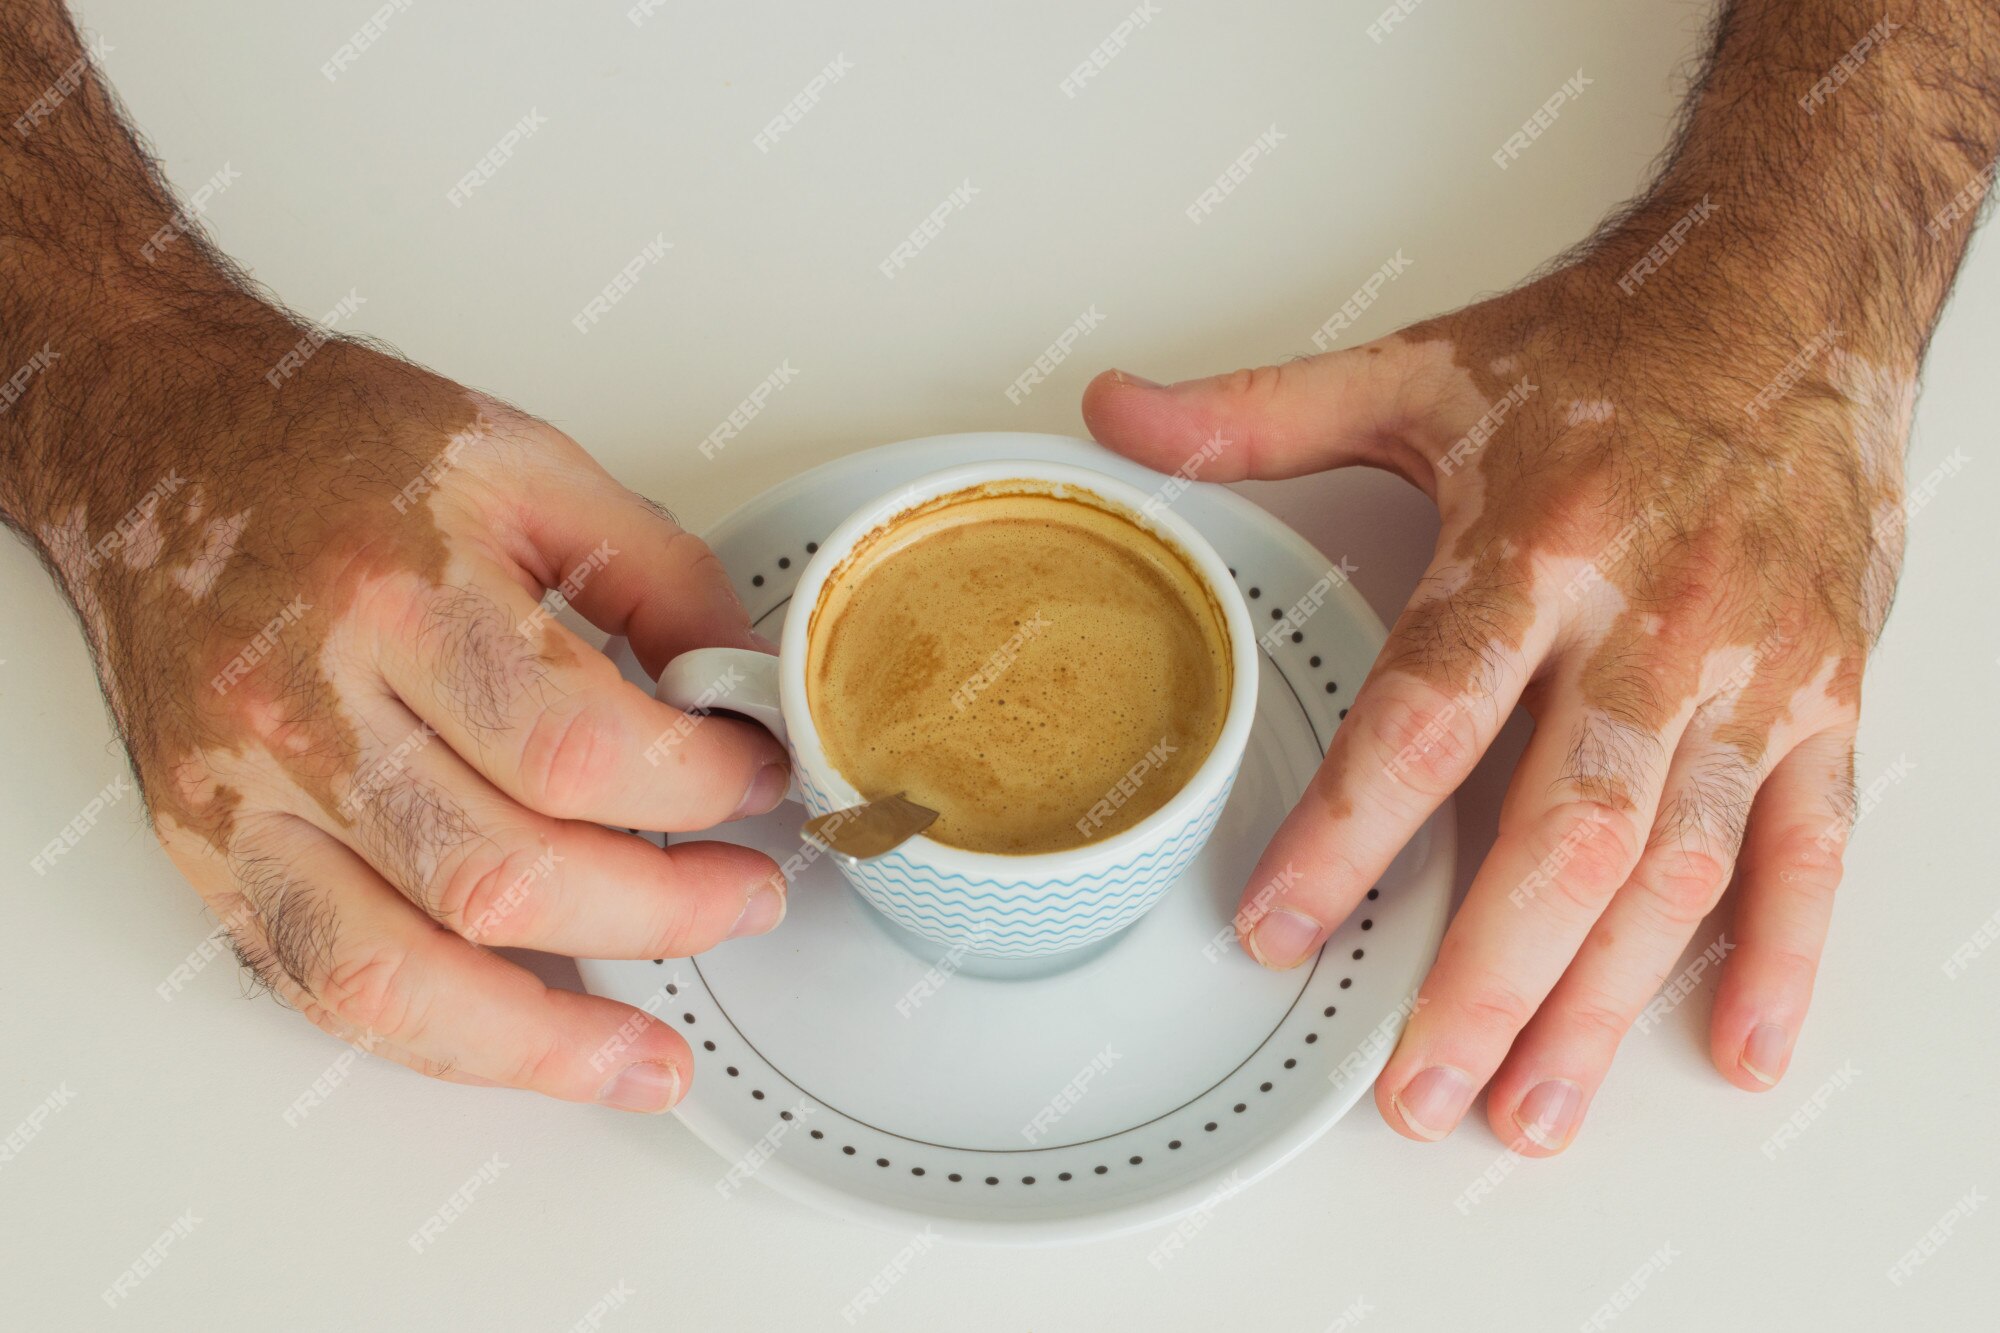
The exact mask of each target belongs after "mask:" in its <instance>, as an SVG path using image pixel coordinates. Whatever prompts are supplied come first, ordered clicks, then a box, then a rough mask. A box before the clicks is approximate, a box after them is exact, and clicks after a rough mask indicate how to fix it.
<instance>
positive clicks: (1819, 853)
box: [1771, 827, 1842, 898]
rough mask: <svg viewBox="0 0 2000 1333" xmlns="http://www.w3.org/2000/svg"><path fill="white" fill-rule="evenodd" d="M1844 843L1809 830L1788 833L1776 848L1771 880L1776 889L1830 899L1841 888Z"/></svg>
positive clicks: (1772, 862) (1788, 831)
mask: <svg viewBox="0 0 2000 1333" xmlns="http://www.w3.org/2000/svg"><path fill="white" fill-rule="evenodd" d="M1841 850H1842V845H1841V842H1840V841H1839V840H1838V839H1837V838H1836V837H1834V836H1833V835H1831V834H1829V833H1827V832H1823V831H1815V830H1814V829H1812V828H1810V827H1800V828H1794V829H1789V830H1787V831H1786V832H1785V833H1784V834H1783V835H1781V836H1780V837H1779V839H1778V842H1777V845H1776V847H1775V848H1773V851H1772V858H1771V866H1772V878H1773V879H1775V880H1776V881H1777V887H1779V888H1781V889H1784V890H1786V891H1789V892H1792V893H1798V894H1803V895H1806V896H1809V897H1814V898H1822V897H1831V896H1832V895H1833V893H1834V891H1835V890H1836V889H1838V888H1839V887H1840V876H1841V871H1842V860H1841Z"/></svg>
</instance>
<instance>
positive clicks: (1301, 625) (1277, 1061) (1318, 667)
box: [649, 541, 1381, 1189]
mask: <svg viewBox="0 0 2000 1333" xmlns="http://www.w3.org/2000/svg"><path fill="white" fill-rule="evenodd" d="M799 549H802V550H803V552H804V555H805V556H811V555H814V554H816V553H817V552H818V550H819V543H818V542H816V541H808V542H804V543H803V544H802V547H801V548H794V551H797V550H799ZM794 564H795V556H794V554H791V553H787V554H781V555H775V556H773V557H771V559H770V563H769V564H767V565H766V566H765V568H764V569H763V570H761V571H758V572H756V573H753V574H752V575H751V577H750V580H749V582H750V586H751V587H753V588H758V589H764V588H767V587H768V588H769V590H770V591H769V594H767V600H766V602H765V603H764V604H763V605H760V606H756V607H753V608H752V614H753V616H757V617H761V616H764V615H768V614H770V613H771V611H772V610H774V609H775V608H776V607H777V606H781V605H782V604H783V601H782V599H783V598H785V597H789V596H790V593H791V587H792V583H793V581H794V580H795V579H796V577H797V576H796V574H795V573H792V572H791V571H792V570H793V567H794ZM773 569H775V570H776V571H780V572H783V573H784V574H785V576H784V577H779V576H778V574H777V573H773V572H771V571H772V570H773ZM1229 573H1230V577H1232V578H1236V579H1239V580H1240V579H1241V578H1242V576H1241V575H1240V574H1239V572H1238V571H1237V570H1236V569H1231V570H1230V571H1229ZM1274 587H1275V588H1276V591H1274V599H1275V600H1278V601H1280V603H1281V604H1282V601H1283V598H1284V595H1285V594H1284V588H1283V586H1282V585H1274ZM1244 591H1245V594H1246V596H1247V597H1248V598H1249V599H1250V600H1252V601H1259V600H1261V599H1262V598H1263V596H1264V588H1263V586H1262V584H1251V585H1248V586H1247V587H1245V590H1244ZM772 594H775V595H777V596H778V597H779V599H780V600H778V601H777V602H775V603H774V602H771V601H769V600H768V598H769V596H770V595H772ZM1270 618H1271V619H1272V620H1273V621H1283V620H1284V619H1285V618H1286V612H1285V611H1284V610H1282V609H1279V608H1278V607H1272V608H1270ZM1311 629H1312V626H1311V625H1310V624H1308V623H1306V622H1305V621H1303V620H1300V619H1297V618H1294V621H1293V624H1292V626H1291V628H1290V630H1289V631H1288V632H1287V631H1285V630H1282V629H1281V630H1275V631H1273V632H1272V633H1271V634H1270V635H1269V636H1268V637H1266V638H1265V639H1264V640H1263V647H1264V649H1265V651H1266V653H1268V654H1271V655H1272V656H1273V659H1274V661H1275V660H1276V658H1277V655H1278V654H1279V653H1282V654H1283V656H1284V659H1285V662H1284V664H1283V665H1281V667H1280V671H1281V674H1284V675H1286V678H1287V680H1288V682H1289V683H1291V684H1292V685H1293V688H1294V691H1295V693H1297V694H1298V696H1299V699H1300V702H1301V704H1304V701H1305V699H1306V698H1307V697H1308V696H1307V695H1306V693H1305V691H1306V690H1307V689H1308V688H1309V687H1310V686H1309V683H1308V680H1301V679H1300V678H1299V673H1300V672H1301V671H1302V670H1304V669H1309V670H1310V671H1311V672H1312V673H1313V676H1312V677H1311V678H1309V679H1316V680H1317V683H1318V684H1319V687H1320V689H1319V691H1318V692H1316V694H1323V695H1327V696H1338V695H1339V694H1340V683H1339V681H1337V680H1334V679H1331V678H1329V677H1328V676H1327V675H1326V674H1325V672H1326V670H1327V664H1326V659H1325V657H1324V656H1323V655H1322V654H1320V653H1312V652H1305V653H1301V654H1299V655H1296V656H1295V655H1294V653H1293V651H1292V650H1293V648H1296V647H1300V646H1308V647H1309V645H1307V642H1306V641H1307V639H1308V638H1309V637H1310V631H1311ZM1285 639H1289V645H1288V644H1287V643H1285V642H1284V640H1285ZM1301 658H1303V660H1304V662H1305V663H1306V668H1301V667H1300V665H1299V663H1300V660H1301ZM1286 666H1288V667H1289V668H1290V670H1289V672H1287V671H1286V670H1285V667H1286ZM1308 710H1309V711H1310V712H1313V715H1314V716H1315V717H1319V718H1323V716H1324V715H1323V714H1319V713H1317V711H1316V706H1311V705H1309V706H1308ZM1338 711H1339V717H1340V718H1341V719H1342V720H1344V719H1345V718H1346V717H1347V711H1348V710H1347V709H1346V708H1344V707H1343V708H1340V709H1339V710H1338ZM1367 896H1368V900H1369V901H1370V902H1374V901H1377V900H1379V898H1380V897H1381V892H1380V890H1378V889H1372V888H1371V889H1369V890H1368V895H1367ZM1374 928H1375V921H1374V918H1372V917H1368V918H1364V919H1362V921H1361V922H1360V929H1361V930H1363V931H1371V930H1373V929H1374ZM1351 957H1352V961H1353V962H1355V963H1359V962H1360V961H1361V960H1362V958H1363V950H1361V949H1359V948H1355V949H1353V951H1352V956H1351ZM652 961H653V963H654V964H655V965H656V966H664V965H665V962H666V960H665V959H660V958H656V959H653V960H652ZM1353 985H1354V978H1353V976H1351V975H1349V976H1342V977H1341V978H1340V979H1339V987H1340V989H1342V990H1347V989H1350V988H1351V987H1352V986H1353ZM663 989H664V991H665V993H666V994H667V995H669V996H674V995H678V994H679V993H680V987H679V986H677V985H675V984H673V983H668V984H667V985H666V986H665V987H664V988H663ZM696 990H697V992H699V990H700V988H699V987H697V988H696ZM691 998H692V997H691ZM651 1008H652V1006H649V1011H650V1010H651ZM699 1009H700V1006H699V1005H698V1004H696V1005H694V1006H693V1007H691V1008H689V1009H686V1010H684V1011H682V1012H681V1013H680V1014H679V1016H678V1017H679V1019H680V1022H681V1023H682V1024H683V1025H685V1026H686V1027H688V1028H694V1027H697V1026H699V1025H700V1015H699V1013H698V1012H697V1010H699ZM1337 1013H1338V1009H1337V1007H1336V1006H1334V1005H1331V1004H1328V1005H1324V1006H1323V1007H1322V1008H1321V1017H1322V1018H1324V1019H1332V1018H1334V1017H1335V1016H1336V1014H1337ZM666 1017H668V1018H669V1019H670V1020H671V1018H672V1017H673V1015H671V1014H668V1015H666ZM720 1027H721V1028H722V1029H727V1028H729V1020H728V1015H727V1014H724V1015H722V1018H721V1020H720ZM711 1030H712V1031H714V1030H717V1029H716V1028H715V1027H714V1026H711ZM1319 1038H1320V1034H1319V1033H1318V1032H1317V1031H1312V1030H1307V1031H1304V1032H1297V1031H1296V1030H1293V1031H1292V1032H1291V1035H1289V1036H1287V1035H1285V1030H1284V1029H1281V1030H1280V1031H1279V1032H1276V1033H1273V1034H1272V1036H1271V1038H1270V1039H1269V1040H1268V1042H1267V1044H1266V1046H1265V1048H1264V1052H1265V1054H1266V1055H1267V1056H1268V1058H1267V1059H1266V1060H1264V1061H1262V1062H1261V1063H1262V1065H1263V1069H1262V1074H1263V1076H1262V1077H1259V1075H1258V1074H1257V1073H1250V1072H1249V1071H1248V1068H1247V1067H1246V1070H1245V1071H1244V1072H1245V1074H1246V1075H1247V1077H1249V1078H1255V1079H1257V1082H1255V1083H1254V1084H1251V1083H1248V1082H1244V1083H1241V1084H1240V1085H1239V1086H1238V1087H1237V1088H1236V1089H1235V1090H1236V1091H1237V1095H1238V1096H1239V1097H1241V1098H1242V1099H1241V1100H1237V1101H1233V1102H1230V1103H1228V1105H1229V1110H1230V1114H1231V1115H1232V1116H1242V1117H1245V1124H1246V1126H1249V1125H1254V1123H1255V1106H1256V1105H1261V1104H1262V1103H1261V1101H1260V1099H1261V1098H1263V1097H1266V1096H1272V1095H1274V1094H1281V1093H1282V1092H1283V1091H1284V1089H1285V1088H1286V1087H1287V1086H1288V1084H1289V1085H1292V1086H1296V1084H1297V1083H1298V1078H1299V1076H1295V1077H1294V1078H1293V1079H1291V1080H1287V1079H1285V1078H1283V1077H1280V1076H1281V1075H1283V1074H1288V1073H1292V1072H1293V1071H1296V1070H1298V1069H1299V1068H1300V1055H1301V1054H1302V1053H1303V1048H1304V1047H1308V1046H1313V1045H1315V1044H1317V1043H1318V1041H1319ZM701 1047H702V1050H704V1051H706V1052H709V1053H714V1052H715V1051H716V1049H717V1046H716V1042H715V1040H714V1039H712V1038H707V1037H705V1038H704V1039H703V1040H702V1043H701ZM747 1053H748V1054H751V1055H756V1054H757V1052H755V1050H754V1049H752V1050H750V1051H748V1052H747ZM739 1058H740V1057H739ZM745 1063H754V1062H745ZM760 1068H762V1066H760ZM1306 1070H1307V1072H1308V1074H1310V1075H1311V1076H1312V1077H1314V1078H1317V1077H1318V1071H1317V1070H1316V1068H1315V1067H1314V1066H1313V1065H1312V1064H1311V1063H1308V1064H1307V1065H1306ZM724 1072H725V1073H726V1074H727V1075H728V1076H729V1078H731V1079H734V1080H741V1083H742V1086H743V1087H744V1090H745V1091H747V1092H748V1093H749V1095H750V1098H751V1099H752V1101H754V1102H764V1103H768V1102H769V1101H770V1100H771V1096H770V1094H769V1092H768V1091H767V1090H768V1088H769V1086H770V1085H769V1084H768V1083H767V1084H766V1085H765V1086H763V1087H757V1086H751V1085H750V1081H749V1080H748V1079H744V1078H743V1074H744V1070H743V1068H742V1067H739V1065H736V1064H731V1065H727V1066H725V1067H724ZM765 1072H766V1073H768V1074H769V1075H770V1076H771V1078H773V1079H776V1080H777V1081H778V1082H779V1083H780V1084H783V1083H784V1082H785V1080H784V1076H783V1075H782V1074H781V1073H779V1072H778V1071H776V1070H769V1069H766V1070H765ZM757 1073H758V1070H757V1069H752V1070H751V1074H752V1075H753V1076H756V1075H757ZM1230 1082H1232V1083H1233V1082H1235V1079H1234V1077H1232V1079H1231V1080H1230ZM1221 1086H1223V1085H1219V1086H1218V1087H1217V1088H1216V1089H1211V1090H1210V1093H1211V1095H1212V1096H1213V1097H1215V1098H1219V1097H1220V1095H1221V1091H1220V1088H1221ZM1252 1087H1254V1089H1255V1092H1254V1093H1252V1094H1251V1095H1249V1096H1244V1095H1243V1094H1244V1093H1245V1092H1246V1091H1248V1090H1249V1089H1250V1088H1252ZM778 1095H779V1096H780V1097H782V1098H784V1099H787V1100H790V1099H793V1098H797V1099H798V1105H799V1106H800V1108H801V1111H802V1112H803V1111H804V1110H806V1109H808V1108H810V1109H815V1110H824V1109H826V1108H824V1107H814V1106H813V1105H812V1103H811V1099H810V1097H805V1096H801V1095H800V1090H799V1089H796V1088H791V1089H790V1090H789V1091H786V1090H783V1089H781V1090H780V1091H779V1093H778ZM1203 1100H1210V1096H1205V1097H1204V1098H1203ZM798 1118H799V1117H798V1114H795V1113H794V1112H793V1111H791V1110H781V1111H779V1112H778V1113H777V1118H776V1121H775V1122H773V1123H774V1124H789V1123H793V1122H795V1121H796V1120H797V1119H798ZM1224 1121H1229V1117H1224V1118H1223V1120H1214V1119H1211V1120H1206V1121H1203V1122H1202V1125H1201V1129H1202V1133H1203V1134H1220V1133H1222V1132H1223V1129H1224ZM843 1123H848V1122H843ZM1230 1123H1234V1122H1233V1121H1230ZM1189 1124H1190V1122H1189V1121H1187V1120H1185V1119H1183V1120H1182V1121H1181V1126H1180V1128H1181V1131H1182V1133H1183V1134H1185V1132H1186V1128H1185V1127H1186V1126H1188V1125H1189ZM1163 1127H1165V1126H1163ZM849 1128H850V1132H858V1131H865V1130H869V1129H872V1128H873V1126H869V1125H866V1124H865V1123H863V1124H851V1123H850V1126H849ZM831 1132H832V1134H833V1135H835V1137H829V1129H828V1128H818V1127H815V1128H812V1129H810V1130H809V1131H808V1134H809V1138H808V1141H809V1142H810V1143H814V1144H824V1145H826V1146H827V1147H828V1148H832V1147H835V1146H838V1147H839V1148H840V1152H839V1154H838V1155H836V1156H835V1157H834V1158H833V1159H832V1160H834V1161H839V1160H841V1159H842V1158H854V1159H856V1160H855V1163H854V1166H855V1168H856V1169H862V1170H866V1169H868V1167H869V1165H870V1164H871V1163H872V1165H873V1167H874V1169H876V1170H880V1171H887V1170H890V1169H897V1170H898V1171H899V1172H907V1177H906V1178H907V1179H911V1180H922V1181H925V1182H926V1184H928V1183H929V1182H930V1181H932V1180H934V1179H939V1178H940V1177H941V1181H942V1183H941V1184H940V1186H939V1187H940V1188H943V1187H944V1185H962V1184H964V1183H965V1182H966V1181H967V1180H968V1179H970V1180H973V1181H976V1182H982V1183H984V1184H985V1185H986V1186H987V1187H988V1188H992V1189H1001V1188H1020V1189H1029V1188H1033V1187H1034V1186H1035V1184H1036V1182H1037V1181H1038V1180H1044V1179H1048V1180H1053V1181H1056V1182H1061V1183H1064V1184H1069V1183H1072V1182H1074V1181H1075V1180H1076V1179H1077V1176H1078V1174H1079V1173H1083V1174H1084V1175H1085V1178H1090V1177H1108V1176H1110V1175H1112V1174H1113V1173H1114V1171H1117V1172H1126V1171H1130V1172H1143V1171H1146V1170H1147V1169H1148V1168H1147V1160H1146V1159H1147V1154H1146V1152H1145V1151H1138V1152H1131V1151H1127V1152H1125V1153H1123V1154H1120V1157H1122V1160H1120V1157H1107V1158H1104V1159H1100V1160H1098V1161H1095V1162H1089V1165H1088V1166H1087V1167H1086V1166H1084V1165H1078V1166H1076V1167H1075V1169H1074V1170H1063V1171H1058V1172H1055V1173H1054V1174H1053V1175H1052V1176H1047V1177H1045V1176H1042V1175H1039V1174H1035V1173H1032V1172H1025V1173H1020V1174H1010V1175H1008V1176H1005V1177H1003V1176H1001V1175H997V1174H993V1175H989V1174H984V1173H981V1172H978V1171H973V1172H971V1173H970V1174H968V1172H966V1171H964V1170H956V1171H948V1170H945V1169H944V1168H945V1167H946V1166H948V1165H951V1163H950V1162H943V1163H939V1162H935V1161H933V1162H930V1163H925V1162H922V1161H919V1162H916V1163H911V1162H909V1161H908V1160H907V1158H908V1157H910V1156H916V1157H919V1158H922V1157H925V1156H927V1155H928V1152H927V1151H925V1148H924V1146H923V1145H916V1144H911V1143H909V1141H908V1140H903V1139H900V1138H898V1140H897V1141H898V1142H899V1143H901V1144H903V1145H904V1146H905V1147H907V1148H909V1149H910V1151H909V1152H906V1153H905V1154H904V1156H905V1159H906V1160H905V1161H903V1162H901V1163H898V1162H896V1161H894V1160H893V1159H892V1158H891V1157H889V1156H887V1155H875V1154H873V1153H864V1152H863V1149H862V1147H861V1146H859V1145H858V1144H857V1143H854V1142H846V1141H843V1139H842V1138H840V1137H838V1135H839V1134H840V1129H839V1128H838V1127H837V1126H836V1127H833V1128H832V1131H831ZM878 1132H879V1131H878ZM1142 1132H1143V1131H1138V1132H1134V1133H1131V1134H1122V1133H1121V1134H1117V1135H1114V1136H1113V1138H1114V1139H1116V1140H1118V1141H1119V1142H1121V1143H1126V1144H1129V1145H1130V1147H1137V1148H1142V1149H1143V1148H1145V1147H1146V1144H1145V1143H1144V1142H1140V1141H1137V1136H1138V1133H1142ZM892 1137H894V1136H892ZM863 1142H869V1141H868V1140H863ZM1152 1144H1153V1147H1155V1148H1158V1149H1160V1150H1163V1151H1165V1152H1169V1153H1178V1152H1181V1151H1182V1150H1183V1148H1184V1147H1185V1146H1186V1143H1185V1139H1184V1138H1182V1137H1168V1136H1167V1135H1166V1134H1162V1135H1161V1137H1160V1138H1158V1139H1156V1140H1153V1141H1152ZM879 1146H883V1147H889V1148H890V1151H891V1152H894V1151H895V1145H892V1144H888V1143H882V1144H880V1145H879ZM931 1151H939V1152H950V1151H952V1150H950V1149H942V1150H939V1149H931ZM1050 1151H1052V1152H1053V1151H1062V1150H1061V1149H1051V1150H1050ZM982 1155H984V1154H974V1155H973V1156H974V1160H975V1161H977V1160H978V1158H979V1157H980V1156H982ZM1005 1155H1009V1156H1011V1155H1013V1154H1005ZM1196 1155H1197V1156H1199V1154H1196ZM1072 1160H1074V1159H1072ZM1085 1161H1086V1162H1088V1161H1089V1159H1085ZM1022 1165H1028V1163H1025V1162H1024V1163H1022Z"/></svg>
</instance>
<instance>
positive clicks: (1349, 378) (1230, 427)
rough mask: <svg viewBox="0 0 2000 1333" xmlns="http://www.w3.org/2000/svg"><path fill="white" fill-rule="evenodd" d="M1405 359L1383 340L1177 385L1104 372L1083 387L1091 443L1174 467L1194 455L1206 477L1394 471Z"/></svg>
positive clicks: (1165, 468)
mask: <svg viewBox="0 0 2000 1333" xmlns="http://www.w3.org/2000/svg"><path fill="white" fill-rule="evenodd" d="M1403 360H1404V358H1403V357H1400V356H1396V355H1393V354H1390V351H1389V345H1388V344H1386V343H1371V344H1368V345H1366V346H1363V347H1356V348H1354V349H1352V350H1349V351H1340V352H1327V353H1323V354H1322V355H1319V356H1309V357H1302V358H1300V359H1299V360H1296V361H1287V362H1284V363H1282V364H1280V365H1275V366H1263V367H1260V368H1258V369H1256V370H1238V371H1233V372H1231V373H1230V374H1227V375H1211V376H1209V377H1208V378H1206V379H1198V380H1183V381H1181V382H1180V383H1179V384H1165V385H1162V384H1155V383H1153V382H1152V381H1151V380H1147V379H1141V378H1139V377H1138V376H1135V375H1130V374H1127V373H1126V372H1124V371H1120V370H1107V371H1105V372H1104V373H1103V374H1102V375H1099V376H1098V377H1097V378H1096V379H1094V380H1092V381H1091V383H1090V387H1089V388H1087V389H1085V390H1084V393H1083V420H1084V424H1085V425H1087V426H1088V427H1089V428H1090V433H1091V434H1092V435H1094V436H1095V437H1096V438H1097V440H1098V442H1099V443H1101V444H1103V445H1105V446H1106V447H1108V448H1111V449H1115V450H1116V451H1118V452H1119V453H1121V454H1124V455H1125V456H1126V457H1127V458H1130V459H1132V460H1134V461H1135V462H1139V463H1143V464H1145V465H1146V466H1147V467H1150V468H1154V469H1156V470H1158V471H1161V472H1174V471H1177V470H1179V469H1180V468H1182V467H1183V466H1184V465H1185V464H1186V463H1187V462H1188V461H1189V460H1190V459H1192V458H1194V457H1195V456H1196V455H1200V456H1201V457H1202V460H1203V461H1202V463H1201V479H1202V480H1203V481H1240V480H1242V479H1244V478H1254V479H1265V478H1273V477H1296V476H1301V475H1303V474H1305V473H1308V472H1318V471H1321V470H1323V469H1325V468H1330V467H1341V466H1345V465H1347V464H1351V463H1367V464H1371V465H1373V466H1376V467H1386V468H1390V469H1392V470H1395V471H1398V472H1401V471H1404V468H1403V466H1402V464H1401V461H1400V460H1399V459H1398V458H1397V457H1396V453H1397V452H1398V451H1397V450H1396V448H1395V445H1396V436H1397V434H1398V431H1399V423H1398V421H1397V420H1396V411H1397V399H1398V397H1399V394H1398V393H1397V390H1398V388H1399V386H1400V385H1401V383H1402V382H1403V379H1404V375H1403V366H1402V364H1401V363H1402V362H1403Z"/></svg>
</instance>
